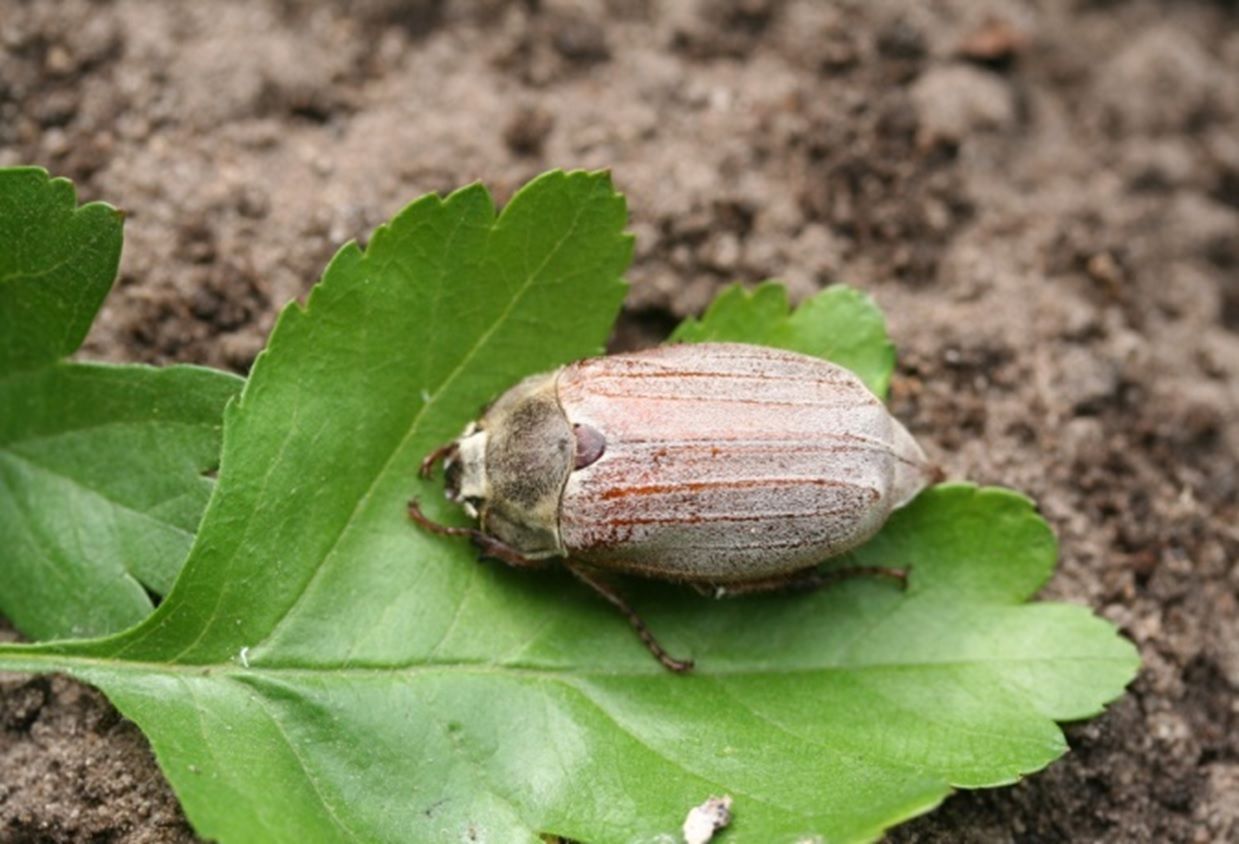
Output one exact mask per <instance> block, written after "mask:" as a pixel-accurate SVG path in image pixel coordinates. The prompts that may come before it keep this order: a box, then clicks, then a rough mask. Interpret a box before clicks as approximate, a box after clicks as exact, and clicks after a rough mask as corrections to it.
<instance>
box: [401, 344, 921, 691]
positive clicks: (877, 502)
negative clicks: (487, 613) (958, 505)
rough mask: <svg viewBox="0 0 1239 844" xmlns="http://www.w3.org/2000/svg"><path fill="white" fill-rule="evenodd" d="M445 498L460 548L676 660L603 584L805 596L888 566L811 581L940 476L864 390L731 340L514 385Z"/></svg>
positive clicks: (434, 458)
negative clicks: (458, 515)
mask: <svg viewBox="0 0 1239 844" xmlns="http://www.w3.org/2000/svg"><path fill="white" fill-rule="evenodd" d="M439 460H443V461H444V472H445V475H446V487H447V489H446V492H447V497H448V498H449V499H451V500H452V501H455V502H458V503H459V504H460V505H461V506H462V507H463V508H464V510H465V512H466V513H468V514H469V516H471V517H473V518H476V519H477V520H478V527H477V528H458V527H449V526H447V525H442V524H439V523H437V522H432V521H430V520H429V519H428V518H427V517H426V516H425V515H424V514H423V513H422V511H421V509H420V507H419V506H418V503H417V501H416V500H413V501H411V502H410V503H409V515H410V516H411V517H412V519H413V520H414V521H416V522H417V523H418V524H419V525H421V526H422V527H423V528H426V529H427V530H430V531H434V532H435V533H439V534H446V535H449V536H467V537H470V538H471V539H472V540H473V541H474V543H475V544H476V545H477V546H478V547H479V548H480V549H481V551H482V553H483V555H484V556H489V557H494V558H497V559H500V560H502V561H504V562H506V563H509V564H511V565H513V566H518V567H540V566H543V565H545V564H547V562H548V561H550V560H552V559H555V558H558V559H560V560H561V561H562V562H563V565H565V566H566V567H567V568H568V569H569V570H570V571H572V572H573V574H575V575H576V576H577V577H578V578H579V579H580V580H581V581H583V582H584V583H586V584H587V585H589V586H590V587H592V588H593V589H594V590H595V591H596V592H597V593H598V594H599V595H601V596H602V597H603V598H605V599H606V600H607V601H609V602H610V603H611V604H613V605H614V606H615V607H617V608H618V609H619V610H621V611H622V612H623V613H624V614H625V615H626V616H627V618H628V620H629V622H630V623H631V624H632V626H633V628H634V629H635V630H636V631H637V634H638V635H639V636H640V637H641V640H642V641H643V642H644V643H645V645H646V647H648V648H649V649H650V651H651V652H652V653H653V654H654V656H655V657H657V658H658V660H659V661H660V662H661V663H662V664H663V665H665V666H666V667H667V668H670V669H672V670H673V671H685V670H688V669H689V668H691V667H692V662H691V661H688V660H679V659H675V658H673V657H672V656H670V655H669V654H668V653H667V652H666V651H665V650H664V649H663V648H662V646H661V645H660V644H659V643H658V641H657V640H656V639H655V638H654V636H653V635H652V634H651V633H650V632H649V630H648V629H647V628H646V626H645V624H644V622H643V621H642V620H641V618H640V616H638V615H637V613H636V612H634V611H633V609H632V608H631V607H630V606H629V605H628V604H627V602H626V601H625V600H624V599H623V598H622V597H621V596H620V595H619V594H618V593H617V592H616V591H615V590H614V588H613V587H612V586H611V585H610V584H609V583H607V582H606V581H605V580H604V576H605V575H606V574H607V573H611V572H614V573H622V574H636V575H641V576H644V577H650V578H658V579H662V580H669V581H677V582H681V583H687V584H691V585H694V586H696V587H697V588H698V589H700V590H701V591H703V592H706V593H708V594H714V595H722V594H739V593H747V592H759V591H766V590H771V589H778V588H796V587H799V588H812V587H816V586H820V585H822V584H823V583H825V582H828V581H830V580H834V579H837V578H838V577H840V576H841V575H853V574H857V573H866V574H880V575H887V576H891V577H894V578H897V579H899V580H900V582H902V580H903V577H904V572H903V571H901V570H899V569H889V568H881V567H870V568H851V569H842V570H836V571H833V572H825V573H822V572H818V571H817V570H816V566H817V565H818V564H819V563H821V562H822V561H823V560H825V559H827V558H829V557H833V556H836V555H838V554H841V553H843V552H845V551H848V550H850V549H852V548H855V547H856V546H858V545H860V544H861V543H863V542H864V541H865V540H867V539H869V538H870V537H871V536H873V535H874V534H875V533H876V532H877V531H878V528H880V527H881V526H882V524H883V523H884V522H885V521H886V519H887V517H888V516H889V515H890V513H891V511H892V510H893V509H895V508H896V507H900V506H902V505H904V504H906V503H907V502H908V501H910V500H911V499H912V498H913V497H914V496H916V494H917V493H918V492H920V491H921V489H923V488H924V487H925V485H926V484H927V483H929V482H931V481H932V480H933V479H935V478H936V476H937V470H936V469H935V468H934V467H932V466H931V465H930V463H929V461H928V460H927V459H926V457H925V453H924V452H923V451H922V450H921V448H920V446H919V445H917V443H916V441H915V440H913V439H912V436H911V434H909V433H908V431H907V430H906V429H905V428H904V427H903V425H901V424H900V423H899V422H898V421H896V420H895V419H894V417H892V416H891V415H890V413H888V412H887V410H886V407H885V406H884V405H883V404H882V402H881V401H879V400H878V399H877V398H876V397H875V396H874V395H873V394H872V393H871V392H869V390H868V389H866V388H865V386H864V384H862V383H861V381H860V379H859V378H857V377H856V376H855V375H853V374H852V373H851V372H849V371H848V370H846V369H844V368H842V367H839V366H836V365H835V364H832V363H828V362H827V361H824V360H821V359H819V358H814V357H809V356H807V355H802V354H797V353H795V352H788V351H783V350H780V349H772V348H766V347H763V346H750V345H744V344H738V343H701V344H690V345H672V346H664V347H661V348H657V349H651V350H649V351H644V352H634V353H630V354H618V355H609V356H606V357H598V358H590V359H587V360H582V361H578V362H576V363H573V364H569V365H568V366H565V367H562V368H560V369H557V370H555V371H554V372H550V373H546V374H542V375H535V376H533V377H530V378H526V379H525V380H524V381H521V382H520V383H519V384H517V385H516V386H515V387H512V388H511V389H510V390H508V391H507V392H506V393H504V394H503V395H502V396H500V397H499V399H498V400H497V401H495V403H494V404H492V405H491V406H490V407H489V408H488V409H487V410H486V411H485V412H484V413H483V415H482V416H481V418H480V419H478V420H477V421H475V422H471V423H470V424H469V425H468V426H467V427H466V428H465V430H464V432H463V433H462V434H461V435H460V437H458V438H457V439H456V440H454V441H452V442H450V443H447V444H446V445H444V446H441V447H440V448H437V449H435V450H434V451H433V452H431V453H430V454H429V455H427V457H426V459H425V460H424V461H422V466H421V474H422V476H423V477H429V476H430V474H431V472H432V470H433V468H434V465H435V463H436V462H438V461H439Z"/></svg>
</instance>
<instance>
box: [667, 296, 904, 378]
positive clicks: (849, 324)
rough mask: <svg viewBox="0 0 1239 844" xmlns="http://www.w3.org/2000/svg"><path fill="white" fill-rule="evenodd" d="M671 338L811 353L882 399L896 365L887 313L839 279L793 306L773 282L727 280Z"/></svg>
mask: <svg viewBox="0 0 1239 844" xmlns="http://www.w3.org/2000/svg"><path fill="white" fill-rule="evenodd" d="M671 339H672V340H681V341H684V342H688V343H701V342H705V341H708V340H714V341H722V340H729V341H731V342H735V343H755V344H757V345H759V346H778V347H779V348H783V349H790V350H791V351H793V352H802V353H803V354H806V355H816V356H817V357H822V358H826V359H827V360H830V361H833V362H835V363H837V364H839V365H840V366H845V367H847V368H848V369H850V370H852V371H853V372H855V373H856V374H857V375H858V376H859V377H860V379H861V380H862V381H864V382H865V386H866V387H868V388H869V389H870V390H871V391H872V392H873V393H874V395H877V396H879V397H882V398H884V397H885V396H886V390H887V387H889V386H890V377H891V371H892V370H893V369H894V367H895V346H894V344H893V343H891V341H890V338H889V337H887V335H886V318H885V317H883V316H882V312H881V311H880V310H879V309H878V306H877V305H875V304H874V302H873V299H872V298H870V297H869V296H868V295H866V294H864V293H862V292H860V291H859V290H856V289H855V288H851V287H845V286H844V285H841V284H836V285H832V286H831V287H827V288H826V289H825V290H823V291H822V292H821V293H818V294H816V295H814V296H812V297H810V298H809V299H807V300H805V301H804V302H802V303H801V304H800V306H799V307H798V308H796V309H795V310H791V307H790V305H789V304H788V301H787V289H786V288H785V287H783V285H781V284H779V283H777V282H773V281H767V282H763V283H762V284H759V285H758V286H757V287H755V288H753V290H751V291H749V290H745V289H744V288H743V287H741V286H740V285H738V284H736V285H732V286H731V287H729V288H727V289H726V290H724V291H723V292H722V293H720V294H719V295H718V297H717V298H716V299H715V300H714V301H713V302H711V303H710V307H709V308H708V309H707V310H706V312H705V314H704V315H702V317H701V318H700V319H687V320H685V321H684V322H682V323H680V325H679V326H678V327H677V328H676V330H675V332H674V333H673V334H672V335H671Z"/></svg>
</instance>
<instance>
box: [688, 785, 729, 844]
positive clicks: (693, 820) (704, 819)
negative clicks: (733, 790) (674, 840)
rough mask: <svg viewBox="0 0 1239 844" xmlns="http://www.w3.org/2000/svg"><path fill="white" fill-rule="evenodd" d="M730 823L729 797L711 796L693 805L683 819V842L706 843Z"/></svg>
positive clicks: (690, 843) (692, 843)
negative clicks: (697, 804)
mask: <svg viewBox="0 0 1239 844" xmlns="http://www.w3.org/2000/svg"><path fill="white" fill-rule="evenodd" d="M729 823H731V797H730V796H729V795H723V796H722V797H711V798H710V799H708V800H706V802H704V803H702V804H701V805H700V806H694V807H693V808H692V809H691V810H690V811H689V813H688V817H687V818H685V819H684V826H683V827H682V829H683V831H684V844H707V842H709V840H710V839H711V838H713V837H714V833H716V832H718V831H719V830H720V829H722V828H723V827H725V826H727V825H728V824H729Z"/></svg>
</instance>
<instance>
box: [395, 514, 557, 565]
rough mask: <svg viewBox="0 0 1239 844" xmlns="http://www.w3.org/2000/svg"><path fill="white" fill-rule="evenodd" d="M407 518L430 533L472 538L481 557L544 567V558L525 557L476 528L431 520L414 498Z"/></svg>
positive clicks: (510, 563)
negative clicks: (454, 525)
mask: <svg viewBox="0 0 1239 844" xmlns="http://www.w3.org/2000/svg"><path fill="white" fill-rule="evenodd" d="M409 518H410V519H412V520H413V521H414V522H416V523H417V526H418V527H420V528H422V529H423V530H428V531H430V532H431V533H437V534H439V535H440V536H466V537H468V538H469V539H471V540H473V544H474V545H476V546H477V547H478V550H479V551H481V552H482V556H483V557H491V558H493V559H496V560H501V561H502V562H505V563H507V564H508V565H510V566H512V567H514V568H519V569H540V568H545V567H546V562H545V561H544V560H535V559H532V558H530V557H526V556H525V555H524V554H522V553H521V552H520V551H517V550H516V549H515V548H513V547H512V546H511V545H508V544H507V543H505V542H501V541H500V540H498V539H495V538H494V537H493V536H489V535H487V534H485V533H483V532H482V531H480V530H478V529H477V528H463V527H453V526H452V525H445V524H441V523H440V522H436V521H432V520H431V519H430V518H429V517H428V516H427V515H426V514H425V513H423V512H422V506H421V504H419V503H418V501H417V499H416V498H413V499H411V500H410V501H409Z"/></svg>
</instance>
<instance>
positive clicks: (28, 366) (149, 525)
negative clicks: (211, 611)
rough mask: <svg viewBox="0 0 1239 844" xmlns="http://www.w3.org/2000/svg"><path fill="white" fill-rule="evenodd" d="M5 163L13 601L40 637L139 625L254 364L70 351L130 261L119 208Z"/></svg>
mask: <svg viewBox="0 0 1239 844" xmlns="http://www.w3.org/2000/svg"><path fill="white" fill-rule="evenodd" d="M75 202H76V200H75V197H74V193H73V187H72V185H71V184H70V183H69V182H67V181H65V180H63V179H55V180H52V179H49V178H48V177H47V174H46V173H45V172H43V171H42V170H37V169H34V168H18V169H8V170H2V169H0V243H3V244H4V248H2V249H0V612H3V613H4V614H5V615H6V616H8V617H9V618H10V619H11V620H12V621H13V623H14V624H15V625H17V627H18V629H20V630H21V631H22V632H24V633H25V634H26V635H27V636H30V637H32V638H36V639H45V638H57V637H68V636H78V637H80V636H95V635H100V634H104V633H111V632H115V631H117V630H121V629H124V628H125V627H129V626H131V625H133V624H135V623H137V622H138V621H140V620H141V619H142V618H144V617H145V616H146V615H147V614H148V613H149V612H150V611H151V609H152V600H151V595H150V593H155V594H163V593H166V592H167V591H168V590H169V589H170V588H171V586H172V581H173V580H174V579H175V578H176V573H177V571H178V570H179V568H180V565H181V562H182V561H183V560H184V559H185V555H186V553H187V552H188V551H189V547H190V545H191V544H192V542H193V534H194V531H195V529H196V528H197V525H198V519H199V518H200V517H201V515H202V511H203V509H204V508H205V506H206V501H207V497H208V496H209V494H210V490H211V485H212V484H211V481H210V480H208V479H207V478H205V477H203V476H202V473H203V472H204V471H205V470H208V469H211V468H213V467H214V466H215V465H216V463H217V462H218V459H219V447H220V440H221V429H222V416H223V408H224V405H225V404H226V403H227V402H228V400H229V399H230V398H231V397H232V396H233V395H235V394H236V393H237V392H238V391H239V389H240V385H241V379H239V378H237V377H235V376H232V375H228V374H226V373H223V372H215V371H213V370H208V369H200V368H198V367H189V366H177V367H169V368H167V369H162V370H160V369H153V368H151V367H145V366H110V365H105V364H78V363H65V362H61V361H58V360H57V358H58V357H60V356H61V355H65V354H69V353H71V352H73V351H74V350H75V349H76V348H77V346H78V344H79V343H80V342H81V339H82V337H83V336H84V335H85V333H86V330H87V329H88V328H89V326H90V322H91V320H92V319H93V317H94V315H95V311H96V310H97V308H98V306H99V303H100V301H101V300H102V298H103V296H104V295H105V294H106V293H107V290H108V288H109V287H110V286H111V284H112V280H113V278H115V275H116V267H117V262H118V260H119V257H120V242H121V219H120V215H119V214H118V212H116V211H115V210H114V209H112V208H109V207H108V206H105V205H102V204H99V203H95V204H91V205H85V206H82V207H81V208H76V207H75Z"/></svg>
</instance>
